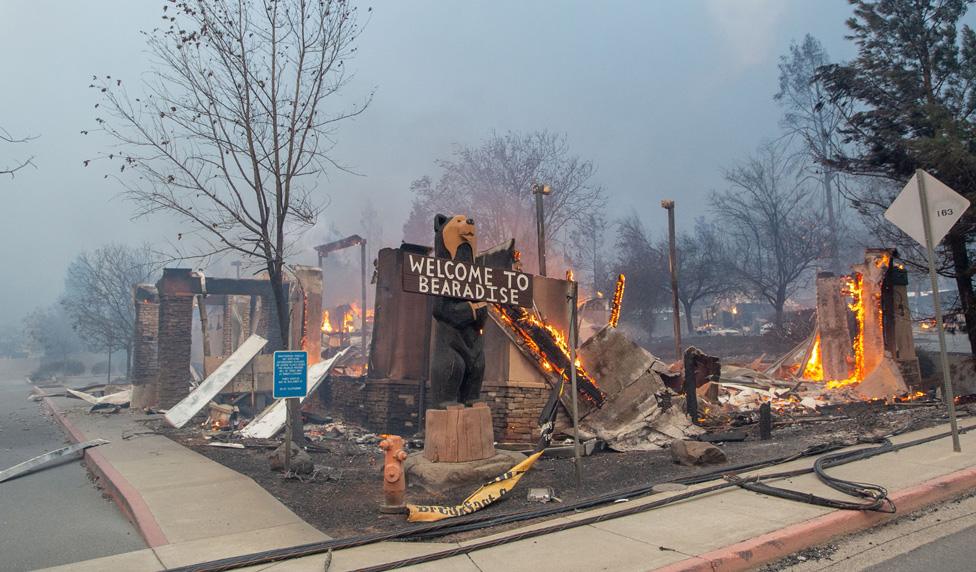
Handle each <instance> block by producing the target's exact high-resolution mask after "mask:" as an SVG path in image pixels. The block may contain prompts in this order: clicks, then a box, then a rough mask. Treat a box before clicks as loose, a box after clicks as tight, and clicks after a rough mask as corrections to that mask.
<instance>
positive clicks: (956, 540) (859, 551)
mask: <svg viewBox="0 0 976 572" xmlns="http://www.w3.org/2000/svg"><path fill="white" fill-rule="evenodd" d="M964 454H965V452H964ZM970 454H971V453H970ZM761 570H763V571H772V570H775V571H777V572H778V571H787V570H788V571H790V572H868V571H870V572H918V571H919V570H932V571H938V572H974V571H976V493H971V494H969V495H966V496H963V497H960V498H957V499H953V500H950V501H947V502H944V503H941V504H939V505H937V506H933V507H929V508H927V509H924V510H920V511H917V512H914V513H911V514H906V515H904V516H902V517H901V518H899V519H897V520H895V521H893V522H889V523H887V524H884V525H882V526H879V527H876V528H872V529H870V530H866V531H864V532H861V533H858V534H853V535H849V536H846V537H844V538H841V539H838V540H836V541H834V542H831V543H830V544H828V545H826V546H820V547H816V548H813V549H810V550H804V551H801V552H798V553H797V554H794V555H792V556H790V557H788V558H786V559H784V560H781V561H780V562H778V563H776V564H773V565H770V566H767V567H763V568H761Z"/></svg>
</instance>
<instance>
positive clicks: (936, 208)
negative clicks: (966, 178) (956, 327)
mask: <svg viewBox="0 0 976 572" xmlns="http://www.w3.org/2000/svg"><path fill="white" fill-rule="evenodd" d="M968 208H969V200H968V199H966V197H964V196H962V195H960V194H959V193H957V192H956V191H953V190H952V189H950V188H949V187H947V186H946V185H945V184H944V183H942V181H940V180H938V179H936V178H935V177H933V176H932V175H930V174H928V173H926V172H925V171H923V170H921V169H916V170H915V176H914V177H912V180H910V181H908V184H907V185H905V188H904V189H902V191H901V193H899V195H898V197H896V198H895V200H894V202H893V203H891V206H890V207H888V210H887V211H885V214H884V216H885V218H886V219H888V220H889V221H891V222H892V223H893V224H894V225H895V226H897V227H898V228H900V229H902V230H903V231H905V234H907V235H908V236H910V237H912V238H914V239H915V240H916V241H918V242H920V243H921V244H924V245H925V252H926V254H927V255H928V258H929V276H930V277H931V279H932V302H933V304H934V305H935V319H936V324H935V325H936V331H937V332H938V333H939V350H940V351H941V354H942V395H943V397H944V398H945V402H946V408H947V409H948V413H949V424H950V425H951V427H952V450H953V451H955V452H956V453H959V452H961V451H962V448H961V447H960V446H959V428H958V427H957V425H956V407H955V403H954V401H955V397H954V393H953V391H952V381H951V380H950V379H949V356H948V354H946V342H945V324H944V323H943V319H942V302H941V301H940V299H939V284H938V278H937V276H936V273H935V245H936V244H938V243H939V242H940V241H941V240H942V238H943V237H944V236H945V235H946V233H948V232H949V229H951V228H952V225H954V224H956V221H957V220H959V218H960V217H961V216H962V215H963V213H964V212H966V209H968ZM919 214H921V215H922V217H921V220H919V218H918V215H919ZM933 214H934V215H935V218H934V219H933V218H932V215H933ZM966 327H967V328H970V327H976V324H966Z"/></svg>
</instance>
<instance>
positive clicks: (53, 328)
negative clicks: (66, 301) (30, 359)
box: [24, 304, 83, 374]
mask: <svg viewBox="0 0 976 572" xmlns="http://www.w3.org/2000/svg"><path fill="white" fill-rule="evenodd" d="M24 333H25V334H26V335H27V340H28V346H29V347H30V348H31V349H32V350H34V351H39V352H43V353H44V356H45V357H46V358H48V359H49V360H53V359H58V360H60V361H61V369H62V371H63V372H64V373H66V374H67V373H68V356H70V355H71V354H73V353H75V352H78V351H81V350H82V347H83V346H82V342H81V339H80V337H79V336H78V332H77V331H75V329H74V328H72V327H71V320H70V319H69V317H68V316H67V312H66V311H65V309H64V308H63V307H62V306H61V305H60V304H51V305H50V306H47V307H43V308H36V309H35V310H34V311H33V312H31V313H30V314H28V315H27V317H26V318H24Z"/></svg>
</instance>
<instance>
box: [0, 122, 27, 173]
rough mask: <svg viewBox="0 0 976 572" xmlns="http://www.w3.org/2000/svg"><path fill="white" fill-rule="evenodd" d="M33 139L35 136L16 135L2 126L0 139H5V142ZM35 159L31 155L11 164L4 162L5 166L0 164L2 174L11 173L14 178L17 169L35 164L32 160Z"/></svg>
mask: <svg viewBox="0 0 976 572" xmlns="http://www.w3.org/2000/svg"><path fill="white" fill-rule="evenodd" d="M31 139H34V138H33V137H14V136H13V135H11V134H10V133H9V132H8V131H7V130H6V129H4V128H3V127H0V141H3V142H5V143H27V142H28V141H30V140H31ZM33 160H34V157H33V156H31V157H30V158H28V159H24V160H23V161H14V162H13V163H11V164H4V165H3V166H0V175H10V177H11V178H13V176H14V173H16V172H17V171H19V170H21V169H23V168H24V167H26V166H27V165H31V166H33V165H34V163H33V162H32V161H33Z"/></svg>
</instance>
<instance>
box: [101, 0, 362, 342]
mask: <svg viewBox="0 0 976 572" xmlns="http://www.w3.org/2000/svg"><path fill="white" fill-rule="evenodd" d="M163 14H164V19H165V20H166V21H167V22H168V27H167V28H165V29H159V30H154V31H153V32H152V33H149V34H147V35H148V38H149V40H148V42H149V48H150V52H151V53H152V54H153V56H154V58H155V63H156V65H155V67H154V69H153V70H152V72H151V73H150V74H149V78H150V79H149V80H147V81H146V83H145V85H144V88H145V95H143V96H141V97H136V98H132V97H131V96H130V95H129V94H128V93H127V91H126V89H125V87H124V86H123V84H122V82H121V81H119V80H117V79H116V80H113V79H111V78H110V77H108V76H106V77H104V78H97V77H96V79H95V83H94V84H93V85H92V87H94V88H96V89H98V90H100V91H101V92H102V94H103V95H104V104H105V105H104V107H105V108H107V113H108V116H107V119H104V118H99V119H98V120H97V121H98V123H99V124H100V126H101V128H102V129H103V130H104V131H106V132H107V133H108V134H109V135H111V136H112V137H113V138H114V139H115V140H116V141H117V142H118V143H119V151H118V152H116V153H112V154H107V157H108V158H109V159H112V158H116V159H121V160H122V165H121V166H120V169H119V170H120V171H125V170H126V169H130V170H134V171H136V172H137V173H138V177H132V178H124V179H123V178H122V175H119V178H120V180H122V182H123V184H124V185H125V188H126V191H125V196H126V197H127V198H129V199H131V200H132V201H133V202H134V203H135V205H136V212H135V215H136V216H140V215H149V214H154V213H160V212H162V213H170V214H175V215H177V216H178V217H179V218H180V219H181V220H182V221H184V222H185V223H186V224H187V225H188V226H187V229H186V230H185V231H183V232H182V233H180V234H179V235H178V236H177V239H178V240H182V239H185V238H187V235H195V236H197V237H200V238H201V239H202V245H201V246H196V245H194V246H192V247H191V246H188V245H186V244H185V242H186V241H184V242H181V243H180V244H181V245H183V248H182V250H184V251H189V250H190V248H193V250H192V251H190V252H185V253H184V256H201V257H203V256H208V255H213V254H216V253H225V252H232V251H236V252H237V253H238V254H242V255H244V256H245V257H248V258H250V259H251V260H254V261H255V262H257V263H258V264H259V265H261V266H264V267H265V268H266V269H267V272H268V275H269V277H270V281H271V287H272V291H273V294H274V301H275V308H276V310H277V315H278V320H279V322H280V328H279V330H280V332H281V335H282V339H281V340H272V343H273V346H277V347H284V346H285V345H286V342H285V339H286V336H287V335H288V334H287V332H288V301H287V300H286V299H285V296H284V294H283V288H282V266H283V265H284V264H285V260H286V258H287V257H288V255H289V253H290V251H289V248H290V246H292V245H293V244H294V239H295V238H296V237H297V236H298V235H300V234H301V233H302V232H304V231H305V230H307V229H308V228H309V227H310V226H312V225H313V224H314V223H315V221H316V218H317V216H318V215H319V213H320V212H321V211H322V209H323V208H324V207H325V204H326V199H325V198H324V197H316V196H315V195H314V194H313V191H314V190H315V188H316V175H318V174H320V173H322V172H323V171H324V170H325V169H326V168H327V167H336V168H341V167H340V166H339V165H338V164H337V163H336V162H335V161H334V160H333V158H332V156H331V151H332V150H333V148H334V146H335V129H336V126H337V125H338V124H339V123H340V122H341V121H342V120H344V119H347V118H349V117H352V116H355V115H358V114H360V113H361V112H362V111H363V109H364V108H365V107H366V105H368V103H369V101H370V99H369V98H367V99H366V101H365V102H364V104H363V105H361V106H357V107H354V108H353V109H352V110H351V111H336V110H332V109H330V108H328V107H327V105H326V104H327V102H328V101H331V99H330V97H331V96H333V95H335V94H336V93H338V92H339V91H340V90H341V89H342V88H343V87H344V86H345V85H347V83H348V81H349V80H350V78H351V76H350V75H349V74H348V73H347V71H346V65H345V61H346V59H347V58H349V57H351V56H352V54H353V53H354V52H355V49H354V48H353V42H354V40H355V39H356V37H357V36H358V34H359V30H360V28H359V26H358V24H357V22H356V9H355V8H351V7H350V6H349V5H348V3H347V2H345V1H342V0H321V1H311V0H280V1H276V0H254V1H250V0H167V4H166V5H165V6H164V7H163ZM86 163H87V162H86Z"/></svg>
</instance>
